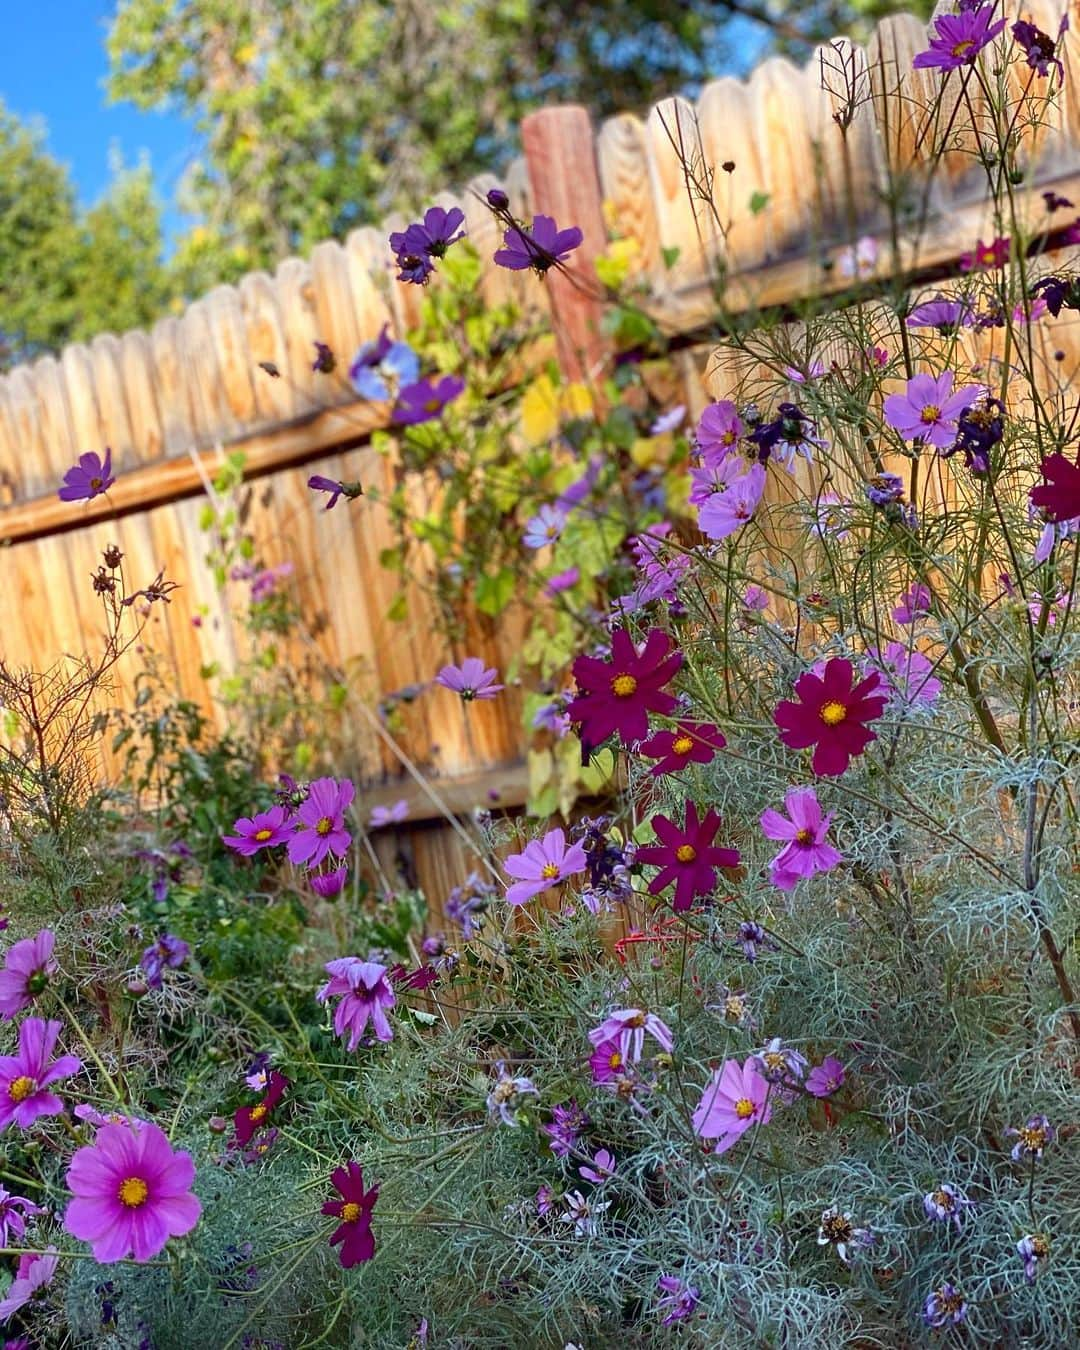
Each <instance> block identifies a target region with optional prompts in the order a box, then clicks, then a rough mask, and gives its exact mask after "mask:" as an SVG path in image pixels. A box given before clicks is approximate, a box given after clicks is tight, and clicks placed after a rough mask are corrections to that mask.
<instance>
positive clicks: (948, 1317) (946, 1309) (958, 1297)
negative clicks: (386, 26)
mask: <svg viewBox="0 0 1080 1350" xmlns="http://www.w3.org/2000/svg"><path fill="white" fill-rule="evenodd" d="M966 1317H967V1300H966V1299H965V1298H964V1296H963V1294H962V1293H961V1292H960V1290H959V1289H957V1287H956V1285H954V1284H949V1282H948V1281H946V1282H945V1283H944V1284H943V1285H941V1286H940V1287H939V1288H937V1289H935V1290H933V1292H932V1293H930V1294H928V1295H927V1297H926V1302H925V1303H924V1304H923V1321H924V1322H925V1323H926V1325H927V1326H928V1327H935V1328H938V1329H940V1328H941V1327H945V1326H948V1325H949V1324H950V1323H951V1324H952V1325H953V1326H959V1325H960V1323H961V1322H963V1321H964V1319H965V1318H966Z"/></svg>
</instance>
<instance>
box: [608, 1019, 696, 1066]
mask: <svg viewBox="0 0 1080 1350" xmlns="http://www.w3.org/2000/svg"><path fill="white" fill-rule="evenodd" d="M646 1032H647V1033H648V1034H649V1035H650V1036H651V1037H652V1038H653V1040H654V1041H656V1043H657V1045H659V1047H660V1049H661V1050H663V1051H664V1052H665V1053H666V1054H669V1055H670V1054H671V1052H672V1050H673V1049H674V1048H675V1037H674V1035H673V1034H672V1030H671V1028H670V1027H669V1026H668V1025H667V1023H666V1022H663V1021H661V1019H660V1018H659V1017H657V1015H656V1013H653V1012H648V1011H647V1010H646V1009H643V1008H619V1009H618V1010H617V1011H615V1012H613V1013H609V1014H608V1015H607V1017H605V1018H604V1020H603V1022H601V1023H600V1025H599V1026H598V1027H593V1029H592V1031H590V1032H589V1043H590V1044H591V1045H594V1046H598V1047H599V1046H601V1045H606V1044H607V1043H608V1042H614V1044H616V1045H617V1046H618V1047H619V1049H620V1051H621V1052H622V1057H623V1059H624V1060H625V1061H627V1062H628V1063H630V1064H637V1063H638V1062H639V1061H640V1059H641V1056H642V1054H643V1053H644V1050H645V1034H646Z"/></svg>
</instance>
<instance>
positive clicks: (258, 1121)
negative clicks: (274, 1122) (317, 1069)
mask: <svg viewBox="0 0 1080 1350" xmlns="http://www.w3.org/2000/svg"><path fill="white" fill-rule="evenodd" d="M289 1086H290V1083H289V1080H288V1079H287V1078H286V1077H285V1075H284V1074H283V1073H278V1071H277V1069H271V1070H270V1077H269V1078H268V1079H267V1080H266V1092H265V1093H264V1094H263V1097H262V1100H261V1101H258V1102H256V1103H255V1105H254V1106H241V1107H240V1109H239V1110H238V1111H237V1112H236V1113H235V1114H234V1116H233V1124H234V1125H235V1127H236V1142H237V1144H238V1145H239V1146H240V1147H241V1148H243V1147H245V1146H246V1145H247V1144H249V1143H250V1142H251V1139H252V1136H253V1135H254V1134H255V1133H256V1132H257V1131H258V1130H261V1129H263V1128H264V1127H265V1126H266V1125H268V1124H269V1122H270V1113H271V1112H272V1111H273V1110H274V1108H275V1107H276V1106H277V1104H278V1102H280V1101H281V1099H282V1097H284V1095H285V1092H286V1089H287V1088H288V1087H289Z"/></svg>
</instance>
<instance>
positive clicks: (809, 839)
mask: <svg viewBox="0 0 1080 1350" xmlns="http://www.w3.org/2000/svg"><path fill="white" fill-rule="evenodd" d="M795 842H796V843H797V844H803V845H807V844H812V843H813V842H814V832H813V830H800V831H799V833H798V834H797V835H796V836H795Z"/></svg>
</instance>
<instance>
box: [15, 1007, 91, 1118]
mask: <svg viewBox="0 0 1080 1350" xmlns="http://www.w3.org/2000/svg"><path fill="white" fill-rule="evenodd" d="M63 1026H64V1024H63V1023H62V1022H44V1021H42V1019H41V1018H40V1017H28V1018H27V1019H26V1020H25V1022H23V1023H22V1025H21V1026H20V1027H19V1053H18V1054H17V1055H0V1131H3V1130H6V1129H7V1127H8V1126H9V1125H10V1124H11V1122H12V1121H14V1122H15V1124H16V1125H18V1127H19V1129H20V1130H26V1129H29V1127H30V1126H31V1125H33V1123H34V1121H35V1120H37V1119H38V1117H39V1116H58V1115H60V1114H62V1112H63V1110H64V1103H63V1102H62V1101H61V1100H60V1098H59V1097H58V1096H56V1094H55V1093H54V1092H47V1091H46V1089H47V1088H48V1086H49V1084H50V1083H56V1082H58V1081H59V1080H60V1079H61V1078H70V1077H71V1075H72V1074H73V1073H78V1072H79V1070H80V1069H81V1068H82V1060H80V1059H78V1058H76V1056H75V1055H61V1056H60V1058H59V1059H57V1060H53V1062H52V1063H51V1064H50V1063H49V1059H50V1057H51V1055H52V1052H53V1050H54V1049H55V1047H56V1042H57V1038H58V1037H59V1035H60V1032H61V1031H62V1030H63Z"/></svg>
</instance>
